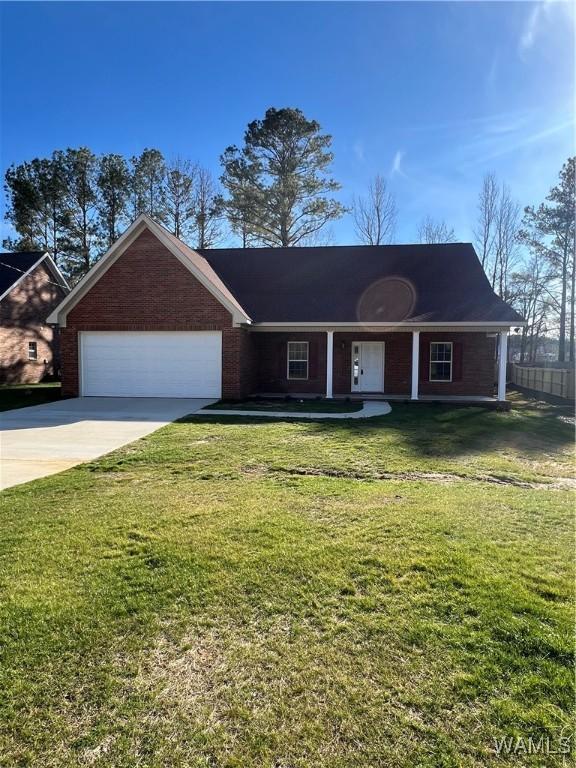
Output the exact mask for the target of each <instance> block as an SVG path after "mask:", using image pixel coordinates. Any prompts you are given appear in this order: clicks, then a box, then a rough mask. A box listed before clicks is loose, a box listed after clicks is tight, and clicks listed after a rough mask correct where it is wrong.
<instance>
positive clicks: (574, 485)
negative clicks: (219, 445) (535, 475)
mask: <svg viewBox="0 0 576 768" xmlns="http://www.w3.org/2000/svg"><path fill="white" fill-rule="evenodd" d="M243 471H245V472H246V473H249V471H250V470H249V469H248V468H245V469H244V470H243ZM267 471H268V472H269V473H272V474H273V473H282V474H288V475H296V476H303V477H335V478H345V479H346V478H347V479H351V480H402V481H406V480H408V481H410V480H413V481H416V482H422V481H423V480H424V481H426V482H431V483H461V482H464V481H470V480H474V481H477V482H482V483H495V484H496V485H513V486H516V487H518V488H532V489H540V488H542V489H544V488H545V489H551V488H554V489H558V490H572V489H576V479H574V478H571V477H558V478H555V479H554V481H553V482H550V483H537V482H534V483H531V482H526V481H524V480H518V479H516V478H514V477H508V476H505V475H490V474H476V475H456V474H451V473H449V472H371V473H363V472H356V471H354V470H342V469H322V468H318V467H291V468H284V467H274V468H268V470H267ZM251 472H252V473H253V474H260V475H262V474H265V472H266V469H265V468H263V467H254V468H251Z"/></svg>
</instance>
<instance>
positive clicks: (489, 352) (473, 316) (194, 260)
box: [49, 216, 522, 400]
mask: <svg viewBox="0 0 576 768" xmlns="http://www.w3.org/2000/svg"><path fill="white" fill-rule="evenodd" d="M49 322H52V323H58V324H59V326H60V329H61V340H62V368H63V392H64V394H66V395H101V396H120V397H123V396H126V397H128V396H141V397H145V396H149V397H215V398H217V397H223V398H241V397H245V396H246V395H250V394H254V393H263V394H264V393H292V394H294V395H297V394H298V395H299V394H307V395H320V396H326V397H332V396H334V395H361V394H362V393H364V394H367V393H370V394H374V395H384V396H400V397H404V398H411V399H414V400H416V399H418V398H419V397H422V396H435V397H440V398H442V397H445V396H464V397H475V396H476V397H477V396H483V397H491V396H493V395H494V378H495V356H496V349H497V341H498V338H499V339H500V344H499V345H498V346H499V347H500V350H501V351H500V364H499V376H500V378H499V388H498V398H499V399H500V400H503V399H505V370H506V344H507V334H508V331H509V330H510V328H511V327H514V326H517V325H521V324H522V319H521V318H520V316H519V315H518V314H517V313H516V312H515V311H514V310H513V309H512V308H511V307H509V306H508V305H507V304H505V303H504V302H503V301H502V300H501V299H499V298H498V297H497V296H496V295H495V293H494V292H493V291H492V289H491V287H490V285H489V283H488V280H487V279H486V277H485V275H484V272H483V271H482V267H481V266H480V263H479V261H478V258H477V256H476V253H475V251H474V249H473V247H472V246H471V245H470V244H467V243H450V244H448V245H390V246H349V247H348V246H347V247H319V248H286V249H284V248H274V249H271V248H249V249H232V250H204V251H202V252H198V251H194V250H192V249H191V248H189V247H188V246H187V245H185V244H184V243H182V242H181V241H180V240H178V239H177V238H176V237H174V236H173V235H171V234H170V233H169V232H168V231H167V230H165V229H164V228H163V227H161V226H159V225H158V224H156V223H155V222H153V221H152V220H151V219H150V218H148V217H146V216H140V217H139V218H138V219H137V220H136V221H135V222H134V223H133V224H132V226H131V227H130V228H129V229H128V230H127V231H126V232H125V233H124V234H123V235H122V237H120V239H119V240H118V241H117V242H116V243H115V244H114V245H113V246H112V248H111V249H110V250H109V251H108V253H107V254H106V255H105V256H103V257H102V259H100V261H99V262H98V263H97V264H96V265H95V266H94V267H93V268H92V269H91V270H90V272H89V273H88V274H87V275H86V276H85V277H84V278H83V279H82V281H81V282H80V283H78V285H77V286H76V287H75V288H74V289H73V290H72V291H71V293H70V294H69V295H68V296H67V297H66V299H64V301H63V302H62V304H61V305H60V306H59V307H58V308H57V309H56V310H55V311H54V312H53V313H52V315H51V316H50V318H49Z"/></svg>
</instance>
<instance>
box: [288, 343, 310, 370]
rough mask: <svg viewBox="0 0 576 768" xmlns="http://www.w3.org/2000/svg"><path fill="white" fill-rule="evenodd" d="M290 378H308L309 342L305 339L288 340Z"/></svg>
mask: <svg viewBox="0 0 576 768" xmlns="http://www.w3.org/2000/svg"><path fill="white" fill-rule="evenodd" d="M288 378H289V379H307V378H308V343H307V342H305V341H289V342H288Z"/></svg>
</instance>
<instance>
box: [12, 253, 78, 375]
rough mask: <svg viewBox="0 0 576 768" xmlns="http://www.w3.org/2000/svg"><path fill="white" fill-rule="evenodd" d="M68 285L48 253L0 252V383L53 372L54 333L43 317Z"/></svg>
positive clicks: (55, 355) (55, 368)
mask: <svg viewBox="0 0 576 768" xmlns="http://www.w3.org/2000/svg"><path fill="white" fill-rule="evenodd" d="M69 290H70V289H69V287H68V284H67V283H66V280H65V279H64V277H63V276H62V274H61V272H60V270H59V269H58V268H57V267H56V265H55V264H54V262H53V261H52V259H51V258H50V256H49V255H48V254H47V253H42V252H38V251H34V252H17V253H2V254H0V383H3V384H35V383H37V382H39V381H41V380H42V379H43V378H45V377H46V376H51V375H54V374H56V373H57V372H58V334H57V331H55V330H54V329H53V328H51V327H50V326H49V325H48V323H47V322H46V320H47V317H48V315H49V314H50V313H51V312H52V310H54V309H55V308H56V307H57V306H58V304H60V302H61V301H62V299H63V298H64V297H65V296H66V295H67V294H68V292H69Z"/></svg>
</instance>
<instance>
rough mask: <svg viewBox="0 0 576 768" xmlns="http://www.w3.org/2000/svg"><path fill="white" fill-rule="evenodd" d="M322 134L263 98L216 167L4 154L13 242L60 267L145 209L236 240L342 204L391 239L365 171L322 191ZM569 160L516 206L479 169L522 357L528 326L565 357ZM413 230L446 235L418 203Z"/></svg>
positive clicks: (389, 219) (261, 239)
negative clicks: (551, 339) (534, 197)
mask: <svg viewBox="0 0 576 768" xmlns="http://www.w3.org/2000/svg"><path fill="white" fill-rule="evenodd" d="M331 145H332V137H331V136H330V135H329V134H326V133H323V132H322V130H321V127H320V125H319V123H318V122H317V121H315V120H309V119H307V118H306V117H305V115H304V114H303V113H302V112H301V111H300V110H298V109H292V108H285V109H274V108H270V109H268V110H267V111H266V113H265V115H264V117H263V119H260V120H254V121H252V122H250V123H249V124H248V126H247V128H246V131H245V133H244V140H243V143H242V145H241V146H240V147H238V146H236V145H233V146H230V147H227V148H226V149H225V150H224V152H223V153H222V155H221V157H220V164H221V169H222V172H221V176H220V179H219V181H218V180H217V179H216V178H215V177H214V176H213V175H212V174H211V173H210V172H209V171H208V170H207V169H206V168H203V167H201V166H200V165H199V164H198V163H196V162H193V161H192V160H190V159H187V158H182V157H176V158H171V159H167V158H165V157H164V156H163V154H162V153H161V152H160V150H158V149H153V148H148V149H145V150H144V151H143V152H142V153H141V154H140V155H137V156H134V157H131V158H125V157H123V156H122V155H119V154H104V155H100V156H97V155H96V154H94V153H93V152H92V151H91V150H90V149H88V148H86V147H80V148H78V149H66V150H56V151H55V152H53V153H52V155H51V156H50V157H49V158H35V159H33V160H31V161H27V162H24V163H21V164H18V165H13V166H11V167H10V168H9V169H8V171H7V173H6V178H5V189H6V193H7V198H8V208H7V218H8V220H9V221H10V222H11V223H12V225H13V227H14V229H15V231H16V233H17V237H16V238H13V239H10V240H8V241H5V242H4V247H7V248H10V249H13V250H46V251H49V252H50V253H51V254H52V255H53V257H54V258H55V260H56V263H57V264H58V265H59V267H60V268H61V269H62V270H63V271H64V272H65V273H66V274H67V275H68V276H69V277H70V278H71V280H72V281H74V280H76V279H78V278H79V277H81V276H82V275H83V274H84V273H85V272H86V271H87V270H88V269H89V268H90V266H91V265H92V263H93V262H94V261H95V260H96V259H97V258H98V257H99V256H100V255H101V254H102V253H104V252H105V251H106V250H107V249H108V247H109V246H110V245H111V244H112V243H113V242H114V241H115V240H116V239H117V237H118V236H119V234H120V232H121V231H122V230H123V229H125V228H126V227H127V226H128V224H129V223H130V222H131V221H133V220H134V219H135V218H136V217H137V216H138V215H139V214H141V213H147V214H148V215H150V216H151V217H152V218H154V219H155V220H157V221H159V222H160V223H162V224H163V225H164V226H166V227H167V228H168V229H169V230H170V231H171V232H172V233H173V234H174V235H176V236H177V237H179V238H181V239H183V240H184V241H186V242H187V243H188V244H190V245H191V246H193V247H195V248H211V247H215V246H217V245H218V244H220V243H221V242H222V240H223V238H224V236H225V235H227V234H228V233H232V234H233V235H234V236H235V237H236V238H237V239H238V241H239V243H240V244H241V245H242V247H248V246H259V245H265V246H273V247H275V246H280V247H291V246H296V245H310V244H313V245H316V244H323V243H325V242H326V241H327V239H328V238H327V236H326V234H325V233H326V231H327V225H329V224H330V222H333V221H335V220H337V219H339V218H340V217H342V216H343V215H345V214H351V215H352V217H353V221H354V225H355V231H356V236H357V239H358V242H360V243H363V244H368V245H381V244H387V243H393V242H394V241H395V233H396V224H397V217H398V209H397V206H396V202H395V199H394V195H393V194H392V192H391V190H390V189H389V186H388V184H387V181H386V179H385V177H384V176H383V175H381V174H376V175H375V176H374V178H373V179H372V180H371V181H370V182H369V184H368V186H367V189H366V192H365V194H363V195H358V196H356V197H354V198H353V199H352V200H351V203H350V205H349V206H344V205H343V204H342V203H341V202H339V201H338V200H337V199H336V198H335V197H334V194H335V193H336V192H338V191H339V190H340V189H341V186H340V184H339V183H338V182H337V181H336V180H335V179H334V178H333V176H332V173H331V165H332V161H333V153H332V151H331ZM575 165H576V158H570V159H569V160H568V161H567V162H566V163H565V165H564V166H563V168H562V170H561V172H560V176H559V181H558V183H557V184H556V185H555V186H554V187H553V188H552V189H551V190H550V193H549V195H548V196H547V198H546V200H544V201H542V202H541V203H539V204H538V205H536V206H527V207H525V208H524V209H522V208H521V206H520V204H519V203H518V201H516V200H514V199H513V197H512V195H511V193H510V190H509V188H508V187H507V186H506V184H503V183H501V182H499V180H498V179H497V178H496V176H495V174H493V173H490V174H487V175H486V176H485V178H484V180H483V183H482V187H481V189H480V192H479V196H478V210H477V222H476V226H475V229H474V240H475V246H476V250H477V253H478V256H479V258H480V261H481V263H482V266H483V268H484V270H485V272H486V275H487V277H488V279H489V280H490V283H491V285H492V287H493V288H494V290H495V291H496V292H497V293H498V294H499V295H500V296H501V297H502V298H503V299H504V300H505V301H507V302H509V303H510V304H512V305H513V306H515V307H516V308H517V309H518V310H519V312H520V313H521V314H522V315H523V317H525V318H526V320H527V321H528V326H527V327H526V328H524V329H523V331H522V336H521V340H520V349H519V354H520V358H521V360H534V358H535V357H536V355H537V353H538V346H539V343H540V340H541V339H542V338H544V337H546V335H547V334H548V335H550V334H557V336H558V338H559V343H558V359H559V360H566V359H570V360H571V361H573V360H574V355H575V349H574V344H575V337H574V332H575V329H574V324H575V319H574V303H575V258H574V253H575V231H574V230H575V226H574V222H575V208H576V204H575V197H576V193H575V188H576V182H575ZM416 234H417V239H418V240H419V241H420V242H425V243H446V242H454V241H455V240H456V234H455V231H454V229H453V228H452V227H451V226H449V225H448V224H447V223H446V222H444V221H436V220H434V219H432V218H431V217H430V216H426V217H425V218H424V219H423V220H422V221H421V222H420V224H419V225H418V228H417V233H416Z"/></svg>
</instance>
